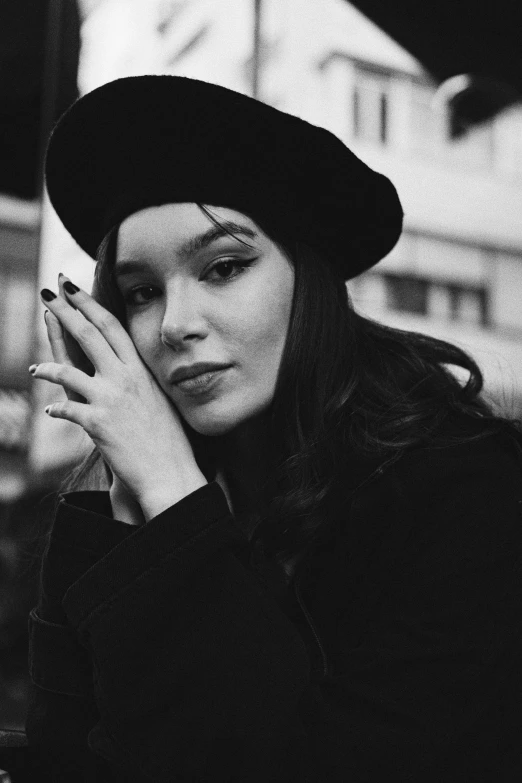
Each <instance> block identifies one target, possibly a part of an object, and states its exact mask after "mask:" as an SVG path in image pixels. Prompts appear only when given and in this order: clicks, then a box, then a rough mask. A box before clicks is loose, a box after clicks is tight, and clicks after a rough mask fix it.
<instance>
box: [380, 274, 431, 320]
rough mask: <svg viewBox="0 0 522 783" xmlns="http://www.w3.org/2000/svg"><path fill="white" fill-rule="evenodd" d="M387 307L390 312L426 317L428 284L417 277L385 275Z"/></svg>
mask: <svg viewBox="0 0 522 783" xmlns="http://www.w3.org/2000/svg"><path fill="white" fill-rule="evenodd" d="M385 281H386V305H387V307H388V309H390V310H399V311H401V312H403V313H416V314H418V315H426V313H427V307H428V283H427V281H426V280H422V279H420V278H417V277H407V276H402V275H385Z"/></svg>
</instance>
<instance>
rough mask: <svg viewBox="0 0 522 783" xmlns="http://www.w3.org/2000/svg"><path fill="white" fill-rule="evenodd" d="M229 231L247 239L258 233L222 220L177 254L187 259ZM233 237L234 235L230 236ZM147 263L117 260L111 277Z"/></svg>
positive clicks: (136, 269)
mask: <svg viewBox="0 0 522 783" xmlns="http://www.w3.org/2000/svg"><path fill="white" fill-rule="evenodd" d="M231 233H234V234H241V235H242V236H245V237H248V238H249V239H257V238H258V234H257V233H256V232H255V231H254V230H253V229H252V228H249V227H248V226H244V225H242V224H241V223H234V222H233V221H232V220H224V221H223V222H222V225H221V226H211V227H210V228H209V229H208V230H207V231H204V232H203V233H202V234H196V236H193V237H191V238H190V239H188V240H187V241H186V242H185V243H184V244H183V245H181V247H180V248H179V249H178V254H179V255H180V256H182V257H183V258H185V259H187V258H190V256H193V255H195V254H196V253H199V252H200V251H201V250H203V249H204V248H206V247H208V246H209V245H211V244H212V242H215V241H216V240H217V239H221V238H222V237H225V236H229V235H230V234H231ZM231 238H232V239H235V237H231ZM146 266H147V264H146V262H143V261H138V260H132V259H129V260H127V261H117V262H116V264H115V265H114V270H113V277H123V275H130V274H131V273H132V272H141V271H143V269H144V268H146Z"/></svg>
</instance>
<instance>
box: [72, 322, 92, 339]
mask: <svg viewBox="0 0 522 783" xmlns="http://www.w3.org/2000/svg"><path fill="white" fill-rule="evenodd" d="M95 331H96V330H95V328H94V326H93V325H92V324H90V323H89V322H88V321H85V323H81V324H79V326H78V329H77V332H76V334H77V337H78V340H79V341H80V342H89V341H90V340H92V337H93V335H94V333H95Z"/></svg>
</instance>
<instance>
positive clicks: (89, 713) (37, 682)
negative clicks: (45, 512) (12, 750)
mask: <svg viewBox="0 0 522 783" xmlns="http://www.w3.org/2000/svg"><path fill="white" fill-rule="evenodd" d="M65 497H66V498H67V499H68V501H69V502H68V503H65V502H64V500H63V499H62V500H61V502H60V503H59V506H58V512H57V514H56V517H55V520H54V522H53V527H52V531H51V536H50V539H49V542H48V544H47V547H46V549H45V552H44V556H43V568H42V569H41V574H40V589H39V601H38V605H37V606H36V607H34V609H33V610H32V611H31V612H30V615H29V623H28V624H29V673H30V676H31V680H32V689H31V692H30V697H29V709H28V715H27V720H26V733H27V736H28V738H29V741H30V744H31V745H32V746H33V747H34V748H38V749H39V755H40V756H41V758H42V762H43V763H44V764H45V762H47V764H45V767H43V768H45V769H46V771H47V769H49V770H52V771H53V780H56V781H65V780H71V781H72V780H75V781H76V780H77V781H80V780H83V779H84V776H85V775H87V776H88V777H89V778H90V777H92V779H93V780H97V781H99V783H103V781H105V780H107V781H112V780H113V778H112V772H111V771H110V769H109V768H108V767H107V765H106V764H105V762H104V761H103V760H102V759H100V758H99V757H96V756H94V755H93V754H92V753H91V752H90V751H89V749H88V747H87V743H86V737H87V734H88V732H89V731H90V729H91V728H92V727H93V726H94V725H95V724H96V723H97V721H98V720H99V713H98V709H97V707H96V702H95V699H94V689H93V674H92V661H91V656H90V654H89V652H88V651H87V650H86V649H85V647H83V646H82V645H81V644H80V643H79V641H78V638H77V635H76V633H75V631H74V629H73V628H71V626H70V624H69V622H68V620H67V616H66V614H65V612H64V610H63V607H62V599H63V597H64V594H65V592H66V590H67V588H68V587H70V585H71V584H72V583H73V582H75V581H76V579H78V578H79V577H80V576H81V575H82V574H83V573H85V572H86V571H87V570H88V569H89V568H90V567H91V566H93V565H94V564H95V563H96V562H98V560H99V559H100V558H102V557H103V556H104V555H105V554H106V553H107V552H109V551H110V550H111V549H112V548H113V547H114V546H115V545H116V544H117V543H119V542H120V541H123V540H124V539H125V538H126V536H127V535H129V534H130V533H131V532H132V528H131V527H130V526H129V525H127V524H125V523H123V522H119V521H115V520H113V519H112V518H110V519H108V518H107V517H112V509H111V504H110V498H109V493H108V492H71V493H68V494H67V495H66V496H65ZM72 503H74V504H75V505H74V506H73V505H71V504H72ZM88 777H85V779H88Z"/></svg>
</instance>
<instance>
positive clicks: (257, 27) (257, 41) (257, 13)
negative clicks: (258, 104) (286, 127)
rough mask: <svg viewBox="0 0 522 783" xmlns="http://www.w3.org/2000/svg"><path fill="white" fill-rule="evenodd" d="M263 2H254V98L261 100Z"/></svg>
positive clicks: (257, 0) (256, 0) (259, 0)
mask: <svg viewBox="0 0 522 783" xmlns="http://www.w3.org/2000/svg"><path fill="white" fill-rule="evenodd" d="M260 71H261V0H254V47H253V52H252V97H253V98H255V99H256V100H260V97H259V95H260V76H261V74H260Z"/></svg>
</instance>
